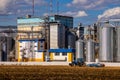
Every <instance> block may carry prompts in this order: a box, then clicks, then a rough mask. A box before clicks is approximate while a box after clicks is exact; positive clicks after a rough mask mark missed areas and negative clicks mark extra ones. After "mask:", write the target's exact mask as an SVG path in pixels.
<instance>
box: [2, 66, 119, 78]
mask: <svg viewBox="0 0 120 80" xmlns="http://www.w3.org/2000/svg"><path fill="white" fill-rule="evenodd" d="M0 80H120V67H114V68H113V67H104V68H93V67H92V68H91V67H70V66H0Z"/></svg>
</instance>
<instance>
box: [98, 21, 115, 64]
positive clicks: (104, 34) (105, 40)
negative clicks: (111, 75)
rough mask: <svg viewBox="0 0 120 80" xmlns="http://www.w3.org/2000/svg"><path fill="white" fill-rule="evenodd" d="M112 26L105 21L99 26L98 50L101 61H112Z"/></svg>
mask: <svg viewBox="0 0 120 80" xmlns="http://www.w3.org/2000/svg"><path fill="white" fill-rule="evenodd" d="M113 39H114V27H113V26H112V25H110V24H109V23H106V24H105V25H104V26H103V27H101V28H100V52H99V59H100V61H102V62H111V61H113V53H114V52H113V51H115V49H114V48H115V46H114V45H115V43H114V40H113Z"/></svg>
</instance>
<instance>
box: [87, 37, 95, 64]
mask: <svg viewBox="0 0 120 80" xmlns="http://www.w3.org/2000/svg"><path fill="white" fill-rule="evenodd" d="M86 52H87V53H86V61H87V62H94V61H95V44H94V42H93V40H91V39H89V40H88V41H87V42H86Z"/></svg>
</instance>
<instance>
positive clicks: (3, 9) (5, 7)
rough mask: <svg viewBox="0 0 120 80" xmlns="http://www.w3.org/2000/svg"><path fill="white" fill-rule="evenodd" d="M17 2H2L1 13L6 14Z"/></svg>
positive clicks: (1, 0)
mask: <svg viewBox="0 0 120 80" xmlns="http://www.w3.org/2000/svg"><path fill="white" fill-rule="evenodd" d="M14 1H15V0H0V13H5V12H6V11H7V10H8V8H11V5H13V4H14Z"/></svg>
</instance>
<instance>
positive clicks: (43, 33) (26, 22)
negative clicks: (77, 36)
mask: <svg viewBox="0 0 120 80" xmlns="http://www.w3.org/2000/svg"><path fill="white" fill-rule="evenodd" d="M17 23H18V26H17V30H18V31H19V32H18V33H17V40H16V50H17V51H16V53H17V54H16V59H18V61H22V56H21V55H22V53H23V51H22V50H24V49H27V50H26V53H28V55H27V57H28V61H32V59H34V61H38V59H37V58H36V57H35V56H36V55H38V54H40V52H39V51H41V53H42V54H41V55H43V56H44V57H43V56H42V57H41V60H40V58H39V61H40V62H41V61H45V60H46V59H45V58H50V55H49V54H50V53H48V50H49V49H64V48H66V44H67V43H65V42H67V41H66V40H68V39H67V38H68V37H66V36H65V35H67V34H66V33H65V32H66V28H68V29H69V28H72V27H73V17H69V16H62V15H54V16H48V17H43V18H38V17H32V16H30V15H27V16H26V17H25V18H18V19H17ZM69 37H70V35H69ZM36 40H37V41H36ZM41 40H44V41H42V42H43V43H44V44H42V43H41ZM73 40H74V39H73ZM69 42H70V41H69ZM74 42H75V40H74ZM69 44H70V43H69ZM72 44H73V43H72ZM70 46H73V45H71V44H70ZM74 46H75V45H74ZM74 46H73V47H74ZM30 47H36V48H31V49H30ZM41 47H42V48H41ZM67 47H68V46H67ZM38 48H40V49H38ZM66 49H67V48H66ZM30 50H31V51H30ZM30 55H32V57H30ZM54 57H55V56H54Z"/></svg>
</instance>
